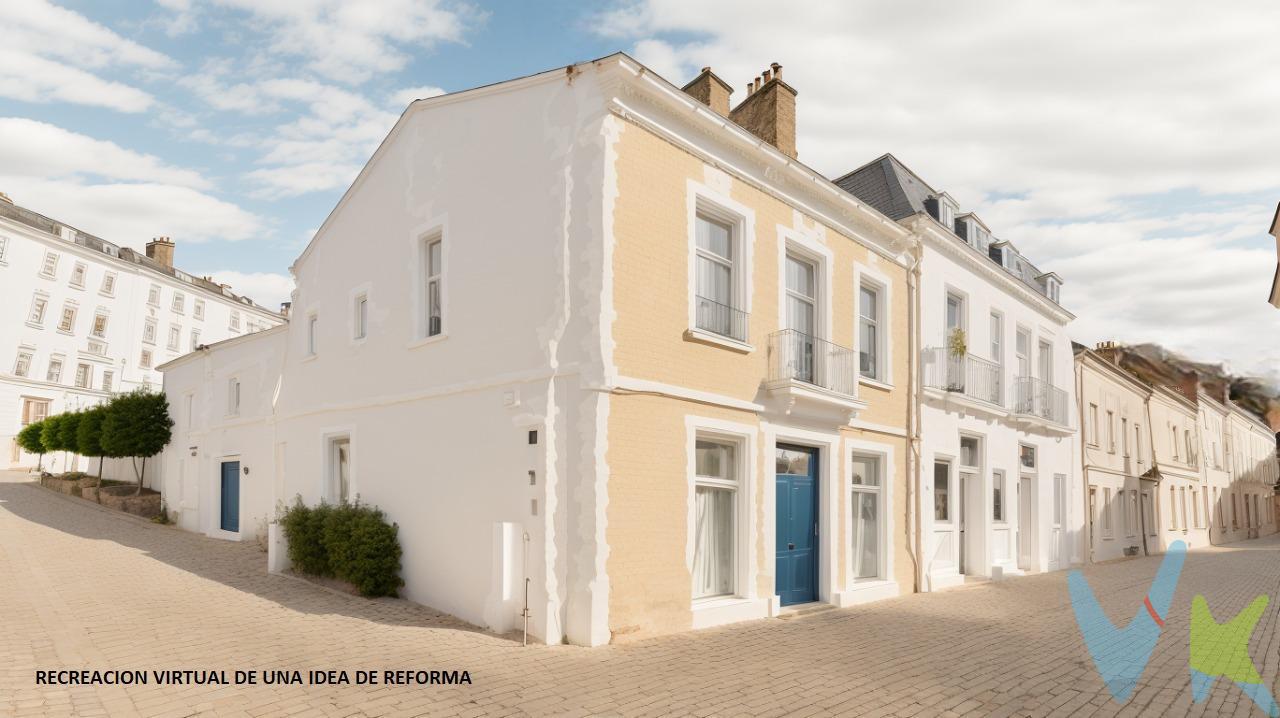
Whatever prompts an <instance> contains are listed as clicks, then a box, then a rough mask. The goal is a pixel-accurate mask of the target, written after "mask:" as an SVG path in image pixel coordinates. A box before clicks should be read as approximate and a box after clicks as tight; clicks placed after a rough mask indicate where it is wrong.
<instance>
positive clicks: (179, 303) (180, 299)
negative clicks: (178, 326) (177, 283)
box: [169, 292, 187, 314]
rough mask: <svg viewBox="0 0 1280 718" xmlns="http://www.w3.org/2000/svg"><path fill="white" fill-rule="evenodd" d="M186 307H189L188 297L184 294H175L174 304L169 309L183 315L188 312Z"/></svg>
mask: <svg viewBox="0 0 1280 718" xmlns="http://www.w3.org/2000/svg"><path fill="white" fill-rule="evenodd" d="M186 306H187V296H186V295H185V294H183V293H182V292H174V293H173V302H172V304H171V306H170V307H169V308H170V309H172V310H173V311H174V312H177V313H178V314H181V313H183V312H184V311H186Z"/></svg>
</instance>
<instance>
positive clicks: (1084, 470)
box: [1075, 349, 1146, 564]
mask: <svg viewBox="0 0 1280 718" xmlns="http://www.w3.org/2000/svg"><path fill="white" fill-rule="evenodd" d="M1088 351H1089V350H1088V349H1086V350H1084V352H1082V354H1084V356H1082V357H1081V359H1080V361H1077V362H1075V370H1076V416H1077V417H1078V419H1079V422H1078V423H1077V424H1076V436H1077V437H1079V438H1078V439H1077V440H1078V441H1079V443H1080V483H1081V484H1082V486H1081V488H1082V489H1084V491H1082V492H1081V493H1082V494H1083V496H1082V497H1081V498H1082V500H1083V501H1084V525H1085V529H1086V535H1085V537H1084V553H1085V557H1084V562H1085V563H1086V564H1088V563H1093V512H1091V511H1089V464H1088V463H1087V461H1086V460H1085V456H1086V454H1085V452H1086V449H1085V441H1087V438H1086V437H1085V435H1084V402H1083V401H1082V399H1083V398H1084V360H1085V359H1086V358H1088V355H1087V352H1088ZM1138 488H1139V489H1141V488H1142V486H1141V484H1139V486H1138ZM1139 496H1141V492H1139ZM1138 509H1139V513H1141V509H1142V507H1141V506H1139V507H1138ZM1138 522H1139V523H1141V522H1142V519H1138ZM1143 538H1144V539H1145V538H1146V535H1145V534H1144V535H1143Z"/></svg>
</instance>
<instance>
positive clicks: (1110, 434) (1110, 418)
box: [1107, 411, 1116, 454]
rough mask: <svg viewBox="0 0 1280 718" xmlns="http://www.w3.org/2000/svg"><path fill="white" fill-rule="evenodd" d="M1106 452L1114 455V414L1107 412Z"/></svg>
mask: <svg viewBox="0 0 1280 718" xmlns="http://www.w3.org/2000/svg"><path fill="white" fill-rule="evenodd" d="M1107 451H1109V452H1110V453H1112V454H1114V453H1116V413H1115V412H1114V411H1108V412H1107Z"/></svg>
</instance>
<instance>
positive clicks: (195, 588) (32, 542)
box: [0, 474, 1280, 717]
mask: <svg viewBox="0 0 1280 718" xmlns="http://www.w3.org/2000/svg"><path fill="white" fill-rule="evenodd" d="M5 479H6V480H3V481H0V575H3V577H4V581H3V582H0V615H2V616H3V619H2V620H3V624H2V625H3V631H0V715H66V716H70V715H75V716H93V715H120V716H134V715H138V716H175V717H176V716H187V715H206V714H207V715H237V716H245V715H247V716H285V715H289V716H311V715H317V716H364V715H369V716H372V715H397V716H416V715H432V716H436V715H438V716H480V715H526V714H530V715H653V716H657V715H685V714H692V715H698V716H709V715H723V716H731V715H824V714H841V715H867V716H878V715H879V716H883V715H900V716H933V715H957V714H958V715H965V714H973V715H1034V716H1068V715H1071V716H1082V715H1239V716H1246V715H1261V712H1260V711H1258V710H1257V709H1256V708H1255V707H1254V705H1253V704H1252V703H1251V702H1250V701H1249V699H1248V698H1246V697H1245V696H1244V695H1243V694H1242V693H1241V692H1240V691H1239V689H1238V688H1236V687H1235V686H1234V685H1232V684H1230V683H1229V682H1227V681H1225V680H1220V681H1218V682H1217V683H1216V684H1215V687H1214V689H1213V692H1212V694H1211V695H1210V698H1209V700H1208V701H1207V702H1206V703H1204V704H1201V705H1195V706H1193V704H1192V701H1191V691H1190V683H1189V680H1188V669H1187V660H1188V629H1189V614H1190V605H1191V599H1192V597H1193V596H1194V595H1196V594H1197V593H1203V594H1204V595H1205V596H1206V597H1207V598H1208V600H1209V605H1210V606H1211V608H1212V609H1213V612H1214V615H1215V617H1216V618H1217V619H1218V620H1219V621H1222V620H1226V619H1227V618H1230V617H1231V616H1234V615H1235V614H1236V612H1238V611H1240V610H1241V609H1242V608H1244V607H1245V605H1247V604H1248V602H1249V601H1250V600H1252V599H1253V598H1254V597H1255V596H1257V595H1258V594H1268V595H1270V596H1272V597H1273V599H1275V598H1280V539H1277V538H1276V537H1271V538H1266V539H1261V540H1257V541H1252V542H1247V543H1243V544H1236V545H1232V546H1228V547H1218V548H1210V549H1204V550H1196V551H1193V552H1192V553H1191V554H1189V556H1188V558H1187V562H1186V566H1185V569H1184V570H1183V573H1182V579H1181V582H1180V584H1179V587H1178V592H1177V595H1176V597H1175V599H1174V604H1173V608H1172V610H1171V612H1170V615H1169V616H1168V617H1167V623H1166V628H1165V631H1164V634H1163V635H1162V636H1161V638H1160V640H1159V643H1158V644H1157V647H1156V651H1155V654H1154V655H1153V657H1152V659H1151V662H1150V664H1149V666H1148V667H1147V670H1146V672H1145V673H1144V674H1143V676H1142V680H1141V683H1140V684H1139V687H1138V689H1137V690H1136V691H1135V693H1134V696H1133V698H1132V700H1131V701H1130V702H1129V703H1128V704H1126V705H1119V704H1116V703H1114V702H1113V701H1112V700H1111V697H1110V695H1109V694H1108V693H1107V692H1106V689H1105V687H1104V686H1103V684H1102V681H1101V679H1100V678H1099V677H1098V676H1097V674H1096V672H1095V671H1094V668H1093V666H1092V664H1091V663H1090V661H1089V658H1088V656H1087V654H1086V652H1085V649H1084V647H1083V644H1082V642H1081V639H1080V638H1079V635H1078V633H1077V631H1076V628H1075V624H1074V620H1073V618H1072V612H1071V608H1070V605H1069V602H1068V597H1067V590H1066V575H1067V574H1066V573H1065V572H1058V573H1054V574H1049V575H1041V576H1032V577H1026V578H1019V579H1014V580H1009V581H1006V582H1002V583H995V584H979V585H973V586H967V587H964V588H960V589H956V590H952V591H948V592H942V593H936V594H925V595H915V596H904V597H902V598H898V599H893V600H888V601H883V602H880V603H877V604H872V605H868V606H863V607H856V608H852V609H842V610H828V611H822V612H817V613H812V614H808V615H800V616H795V617H790V618H785V619H771V620H763V621H756V622H753V623H747V624H739V625H735V626H730V627H725V628H720V629H712V630H705V631H700V632H695V633H688V634H683V635H675V636H668V637H664V638H658V639H652V640H647V641H641V642H636V643H630V644H625V645H613V646H607V647H603V648H598V649H584V648H577V647H570V646H554V647H544V646H538V647H529V648H522V647H521V646H520V643H519V640H518V637H517V639H516V640H514V641H513V640H510V639H509V638H504V637H497V636H493V635H490V634H487V633H484V632H480V631H477V630H475V629H472V628H470V627H468V626H466V625H463V624H460V623H458V622H457V621H455V620H453V619H451V618H449V617H448V616H443V615H441V614H439V613H436V612H433V611H431V610H429V609H427V608H422V607H419V606H415V605H412V604H409V603H407V602H404V601H398V600H391V599H381V600H376V601H368V600H364V599H360V598H355V597H349V596H345V595H340V594H337V593H334V592H331V591H327V590H324V589H321V588H318V587H316V586H314V585H311V584H309V583H306V582H303V581H300V580H297V579H293V578H288V577H281V576H271V575H268V574H267V573H266V572H265V557H264V554H262V553H261V551H260V550H259V548H258V547H257V545H251V544H235V543H229V542H224V541H216V540H213V539H208V538H204V537H201V536H196V535H193V534H190V533H185V532H182V531H179V530H177V529H174V528H171V527H166V526H159V525H154V524H150V523H147V522H144V521H141V520H137V519H133V518H131V517H126V516H122V515H119V514H115V513H112V512H109V511H107V510H105V509H101V508H98V507H95V506H92V505H89V504H87V503H85V502H82V501H80V500H78V499H72V498H69V497H63V496H60V495H55V494H53V493H51V492H49V491H46V490H44V489H41V488H39V487H38V486H36V485H34V484H31V483H26V479H25V475H19V474H8V475H6V476H5ZM1158 564H1159V559H1158V558H1150V559H1137V560H1131V561H1127V562H1120V563H1112V564H1106V565H1099V566H1093V567H1090V568H1088V569H1087V570H1086V575H1087V576H1088V578H1089V581H1090V582H1091V584H1092V585H1093V587H1094V589H1095V592H1096V593H1097V595H1098V596H1099V598H1100V600H1101V601H1102V603H1103V605H1104V607H1105V608H1106V609H1107V611H1108V613H1109V614H1110V616H1111V617H1112V619H1113V621H1119V622H1121V623H1126V622H1127V621H1128V620H1129V618H1131V617H1132V616H1133V613H1134V611H1135V610H1136V609H1137V608H1138V607H1139V606H1140V605H1141V600H1142V597H1143V595H1144V594H1145V591H1146V588H1147V586H1148V585H1149V583H1150V581H1151V578H1152V577H1153V575H1154V573H1155V570H1156V568H1157V566H1158ZM1276 616H1277V604H1275V603H1274V602H1273V603H1272V604H1271V606H1270V607H1269V608H1268V610H1267V611H1266V613H1265V615H1264V616H1263V618H1262V620H1261V621H1260V623H1259V624H1258V627H1257V629H1256V631H1255V633H1254V635H1253V638H1252V642H1251V643H1250V653H1251V655H1252V656H1253V659H1254V661H1255V663H1256V664H1257V666H1258V668H1259V670H1260V671H1261V673H1262V675H1263V677H1264V678H1265V679H1266V681H1267V682H1268V684H1269V685H1272V686H1274V685H1275V682H1276V677H1277V671H1278V669H1280V660H1278V659H1280V654H1278V653H1277V649H1278V648H1280V646H1277V640H1278V637H1280V630H1278V626H1277V621H1276ZM51 668H92V669H146V670H153V669H157V670H161V669H221V670H226V671H227V672H228V673H230V672H231V671H234V670H236V669H257V670H268V669H280V668H284V669H298V670H304V671H305V670H308V669H345V670H347V671H355V670H360V669H377V670H384V669H444V670H463V669H465V670H468V671H470V675H471V679H472V681H473V683H472V684H471V685H462V686H439V685H435V686H417V687H408V686H368V687H362V686H334V687H326V686H308V685H302V686H284V687H276V686H228V687H222V686H156V685H154V684H153V685H148V686H98V687H90V686H84V687H54V686H37V685H36V684H35V671H36V670H37V669H51Z"/></svg>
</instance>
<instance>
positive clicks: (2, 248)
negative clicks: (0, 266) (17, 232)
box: [0, 237, 9, 263]
mask: <svg viewBox="0 0 1280 718" xmlns="http://www.w3.org/2000/svg"><path fill="white" fill-rule="evenodd" d="M8 256H9V238H8V237H0V263H3V262H4V261H5V259H7V258H8Z"/></svg>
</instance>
